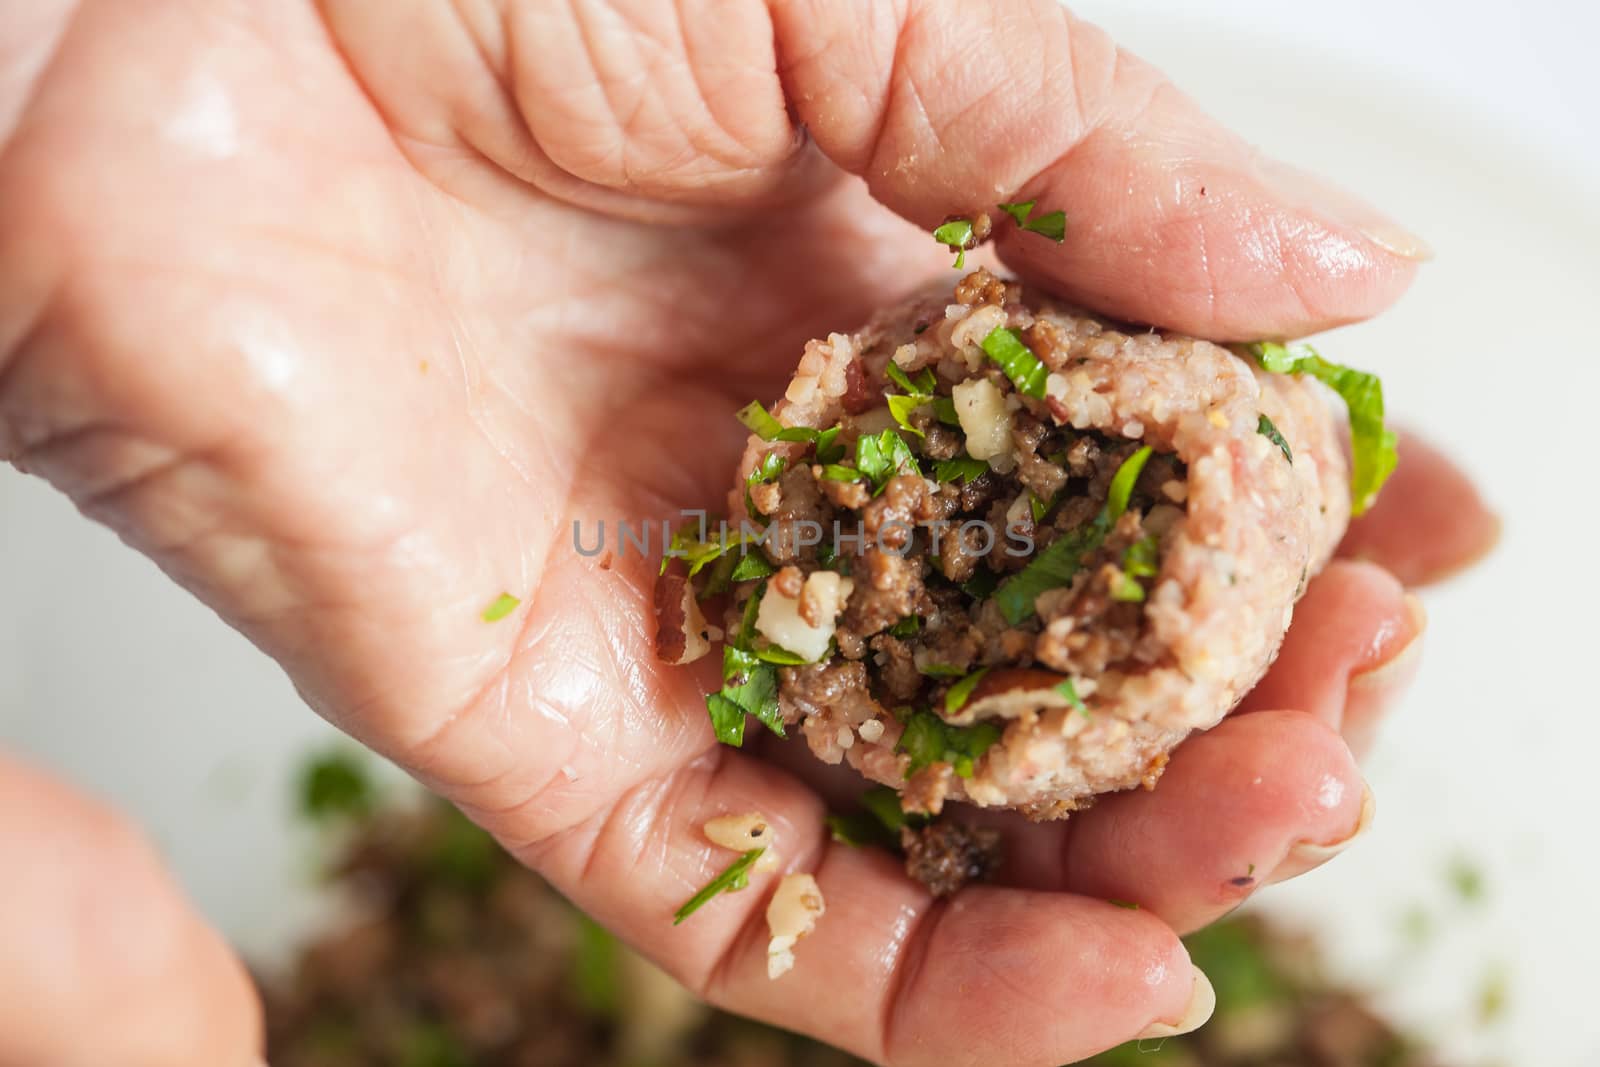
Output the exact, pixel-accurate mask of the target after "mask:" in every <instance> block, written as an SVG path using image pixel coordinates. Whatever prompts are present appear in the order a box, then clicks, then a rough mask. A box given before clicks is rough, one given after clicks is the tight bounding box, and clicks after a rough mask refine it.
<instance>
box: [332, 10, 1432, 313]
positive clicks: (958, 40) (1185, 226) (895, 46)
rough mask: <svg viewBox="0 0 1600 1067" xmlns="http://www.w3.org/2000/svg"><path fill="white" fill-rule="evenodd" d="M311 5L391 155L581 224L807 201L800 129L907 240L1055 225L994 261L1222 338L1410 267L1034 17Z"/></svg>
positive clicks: (1187, 106)
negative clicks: (999, 219)
mask: <svg viewBox="0 0 1600 1067" xmlns="http://www.w3.org/2000/svg"><path fill="white" fill-rule="evenodd" d="M323 6H324V8H325V9H326V11H327V13H328V17H329V22H330V25H331V26H332V28H333V31H334V34H335V36H336V37H337V38H338V39H339V40H340V43H341V45H342V46H343V49H344V51H345V52H346V53H347V54H348V55H349V56H350V57H351V63H352V64H353V66H354V67H355V69H356V71H357V72H358V73H359V74H360V76H361V77H362V79H363V80H364V81H365V83H366V84H367V86H368V88H369V91H371V93H372V95H373V96H374V98H375V99H376V100H377V101H378V102H379V106H380V107H382V108H383V109H384V111H385V113H386V114H387V116H388V117H389V119H390V121H391V124H393V125H395V126H396V127H397V129H398V131H399V133H400V134H401V135H402V140H404V141H405V142H406V143H408V144H420V145H425V146H435V145H441V144H445V145H455V144H457V143H460V142H465V144H466V146H468V147H469V148H471V149H472V150H473V151H474V153H475V154H481V155H483V156H486V157H488V158H489V159H491V160H494V161H495V162H496V163H498V164H499V165H500V166H501V167H502V168H504V169H505V170H507V171H509V172H510V173H512V174H513V175H516V176H517V177H519V178H521V179H522V180H523V181H525V182H528V183H529V184H531V185H533V186H535V187H537V188H539V189H541V190H542V191H544V192H546V193H548V194H550V195H553V196H556V197H559V198H561V199H565V200H569V201H574V202H578V203H582V204H585V205H586V206H591V207H595V208H599V209H602V210H607V211H612V212H616V213H620V214H627V215H638V216H644V217H652V218H661V219H670V220H685V219H699V220H706V219H709V218H713V217H716V216H718V215H720V216H723V217H725V216H726V214H727V213H728V212H729V211H732V210H736V209H739V208H741V207H743V208H748V207H750V206H751V205H753V204H755V205H764V204H770V203H771V202H772V201H773V200H774V199H775V198H781V197H782V196H783V195H794V194H795V193H796V191H797V190H805V189H811V188H815V187H816V185H817V184H818V183H819V182H820V181H825V180H826V177H825V175H823V174H822V172H820V171H819V170H818V169H817V166H816V163H817V161H816V158H815V155H814V153H810V152H807V151H805V150H804V148H803V145H804V140H803V138H801V137H799V136H798V135H797V132H796V131H797V127H798V128H803V129H804V130H805V131H806V132H807V133H808V134H809V135H810V137H811V138H812V139H814V141H815V143H816V145H817V146H818V147H820V148H821V149H822V151H823V152H824V153H826V154H827V155H828V156H829V157H830V158H831V159H832V160H833V161H834V162H835V163H837V164H839V165H840V166H842V167H843V168H845V169H846V170H848V171H850V172H851V173H854V174H858V175H861V176H863V177H865V178H866V179H867V182H868V184H869V186H870V188H871V189H872V191H873V193H874V194H875V195H876V196H877V197H878V199H879V200H881V201H882V202H883V203H884V204H886V205H888V206H889V207H890V208H892V209H893V210H895V211H896V212H898V213H900V214H901V215H903V216H905V217H906V218H908V219H911V220H912V221H914V222H916V223H918V224H920V225H922V226H925V227H930V228H931V227H932V226H934V225H936V224H937V223H938V222H940V221H941V220H942V219H943V218H944V217H945V216H947V215H949V214H951V213H970V212H974V211H991V212H992V211H994V209H995V205H996V204H997V203H999V202H1002V201H1010V200H1021V199H1037V200H1038V202H1039V204H1040V208H1039V210H1040V211H1041V212H1043V211H1048V210H1053V209H1061V210H1064V211H1065V212H1066V213H1067V215H1068V217H1069V224H1068V228H1067V236H1066V240H1065V241H1064V242H1063V243H1062V244H1060V245H1057V244H1055V243H1053V242H1052V241H1050V240H1048V239H1045V238H1043V237H1039V236H1037V235H1035V234H1026V233H1018V232H1017V231H1016V230H1015V229H1014V228H1010V229H1007V228H1002V231H1001V236H1000V239H999V245H1000V250H1001V255H1002V257H1003V258H1004V259H1005V260H1006V261H1007V262H1009V263H1010V264H1011V265H1012V266H1014V267H1016V268H1017V269H1019V270H1022V271H1024V272H1026V273H1028V274H1030V275H1032V276H1033V277H1035V278H1037V279H1038V280H1040V281H1042V282H1044V283H1046V284H1048V285H1050V286H1051V287H1053V288H1055V289H1057V290H1059V291H1060V292H1061V293H1062V294H1063V295H1065V296H1068V297H1070V298H1072V299H1074V300H1077V301H1079V302H1081V303H1084V304H1087V305H1089V306H1091V307H1094V308H1095V309H1097V310H1100V311H1104V312H1107V313H1109V314H1112V315H1116V316H1118V317H1120V318H1125V319H1130V320H1133V321H1137V322H1149V323H1156V324H1159V325H1163V326H1169V327H1173V328H1176V329H1180V330H1184V331H1187V332H1191V333H1196V334H1199V335H1202V336H1207V337H1213V338H1216V339H1251V338H1258V337H1262V336H1278V335H1285V336H1287V335H1297V334H1301V333H1307V332H1311V331H1313V330H1317V329H1322V328H1325V327H1328V326H1333V325H1336V324H1338V323H1342V322H1349V321H1352V320H1355V319H1360V318H1364V317H1366V316H1369V315H1371V314H1373V313H1375V312H1377V311H1379V310H1381V309H1382V308H1384V307H1385V306H1387V305H1388V304H1389V303H1390V302H1392V301H1393V300H1394V299H1395V298H1396V297H1397V296H1399V295H1400V293H1401V292H1402V291H1403V290H1404V289H1405V288H1406V286H1407V285H1408V284H1409V282H1410V280H1411V277H1412V274H1413V272H1414V270H1415V267H1416V263H1417V261H1418V260H1419V259H1421V258H1424V257H1425V256H1426V254H1427V253H1426V250H1425V248H1424V246H1423V245H1422V244H1421V242H1420V241H1419V240H1418V239H1416V238H1415V237H1412V236H1411V235H1409V234H1407V233H1405V232H1404V231H1403V230H1401V229H1400V228H1399V227H1398V226H1396V225H1395V224H1394V223H1393V222H1391V221H1390V220H1388V219H1387V218H1385V217H1384V216H1382V215H1380V214H1379V213H1378V212H1376V211H1375V210H1374V209H1372V208H1371V207H1369V206H1367V205H1365V204H1363V203H1361V202H1360V201H1358V200H1356V199H1354V198H1353V197H1350V196H1349V195H1347V194H1345V193H1342V192H1340V191H1338V190H1335V189H1332V188H1331V187H1329V186H1327V185H1326V184H1324V183H1321V182H1318V181H1316V180H1315V179H1313V178H1311V177H1310V176H1308V175H1306V174H1304V173H1302V172H1299V171H1297V170H1294V169H1293V168H1290V167H1287V166H1284V165H1282V164H1279V163H1275V162H1273V161H1271V160H1268V159H1266V158H1264V157H1263V156H1262V155H1261V154H1260V153H1258V152H1257V151H1256V150H1255V149H1253V148H1252V147H1251V146H1250V145H1248V144H1247V143H1245V142H1244V141H1243V140H1241V139H1240V138H1238V137H1237V136H1235V135H1233V134H1232V133H1230V132H1228V131H1227V130H1226V129H1224V128H1223V127H1222V126H1220V125H1219V124H1217V123H1216V122H1215V121H1213V120H1212V119H1211V118H1210V117H1209V116H1207V115H1206V114H1205V113H1204V112H1202V111H1201V110H1200V109H1199V108H1198V107H1197V106H1196V105H1195V104H1194V103H1193V102H1192V101H1190V100H1189V99H1188V98H1187V97H1185V96H1184V95H1183V94H1182V93H1180V92H1179V91H1178V90H1177V89H1175V88H1174V87H1173V86H1172V85H1170V84H1169V83H1168V82H1166V81H1165V80H1164V79H1163V78H1162V77H1161V75H1160V74H1159V73H1158V72H1157V71H1155V70H1154V69H1153V68H1151V67H1150V66H1149V65H1147V64H1145V63H1144V62H1142V61H1140V60H1139V59H1137V58H1135V57H1133V56H1130V55H1128V54H1127V53H1125V52H1122V51H1120V50H1119V49H1118V48H1117V47H1116V46H1115V45H1114V44H1113V43H1112V42H1111V40H1110V39H1109V38H1108V37H1107V36H1106V35H1105V34H1104V33H1103V32H1101V31H1100V30H1099V29H1097V28H1096V27H1094V26H1091V25H1089V24H1088V23H1085V22H1081V21H1079V20H1077V19H1075V18H1074V17H1072V16H1071V15H1070V14H1069V13H1067V12H1066V11H1064V10H1063V9H1062V8H1061V7H1060V5H1059V4H1058V3H1056V2H1055V0H998V2H995V3H989V4H973V3H968V2H965V0H903V2H901V3H895V4H870V5H862V4H860V3H857V2H856V0H770V2H767V0H738V2H732V3H730V2H724V0H694V2H686V3H678V4H671V5H664V4H656V3H651V2H650V0H625V2H617V3H610V4H593V5H590V4H538V3H518V4H512V5H509V6H508V7H507V8H506V9H505V11H504V13H503V14H502V13H500V12H498V11H496V12H495V13H493V14H491V13H490V9H488V8H484V9H483V11H484V16H483V17H481V18H478V17H474V16H473V15H472V14H471V13H470V11H469V13H467V14H462V10H463V6H462V5H456V4H447V3H441V2H439V0H408V3H406V4H405V5H402V6H401V7H399V8H398V9H396V6H395V5H385V6H384V8H383V10H382V12H381V14H380V13H379V12H378V11H377V10H376V9H375V8H373V6H372V5H370V4H362V3H359V2H356V0H324V5H323ZM469 8H470V6H469ZM473 10H475V9H473ZM397 27H398V28H397ZM397 44H398V46H399V47H400V48H401V49H402V51H401V52H400V53H399V54H398V55H397V54H396V53H395V51H394V48H395V46H396V45H397ZM772 221H773V220H772V219H771V218H770V217H764V218H763V222H764V223H765V224H770V223H771V222H772ZM936 261H937V260H936V259H935V252H934V246H933V244H932V242H931V241H930V242H929V265H930V267H931V266H932V265H933V264H934V263H935V262H936Z"/></svg>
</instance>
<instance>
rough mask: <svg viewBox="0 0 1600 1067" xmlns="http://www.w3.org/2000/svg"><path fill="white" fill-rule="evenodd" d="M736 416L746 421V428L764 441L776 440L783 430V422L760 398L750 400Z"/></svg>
mask: <svg viewBox="0 0 1600 1067" xmlns="http://www.w3.org/2000/svg"><path fill="white" fill-rule="evenodd" d="M734 417H735V418H736V419H738V420H739V421H740V422H742V423H744V426H745V429H747V430H749V431H750V432H751V433H753V434H755V435H756V436H757V437H759V438H761V439H762V440H763V441H776V440H777V439H778V435H779V434H780V433H782V432H783V423H781V422H779V421H778V420H777V419H776V418H774V417H773V415H772V413H771V412H770V411H768V410H767V409H766V408H765V407H763V406H762V405H761V401H759V400H752V401H750V403H748V404H746V405H745V406H744V407H742V408H740V409H739V413H738V414H737V415H735V416H734Z"/></svg>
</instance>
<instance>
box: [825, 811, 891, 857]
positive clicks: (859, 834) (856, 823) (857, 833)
mask: <svg viewBox="0 0 1600 1067" xmlns="http://www.w3.org/2000/svg"><path fill="white" fill-rule="evenodd" d="M823 822H824V823H825V824H826V825H827V827H828V835H829V836H830V837H832V838H833V839H834V840H835V841H837V842H839V844H841V845H848V846H850V847H851V848H870V847H871V846H873V845H884V846H891V845H892V844H893V839H892V838H890V837H889V835H888V834H887V833H885V832H884V829H883V824H881V823H880V822H878V820H877V819H874V818H873V817H872V816H871V815H870V814H869V813H867V812H865V811H851V812H846V813H844V814H834V815H829V816H828V817H827V818H826V819H824V820H823Z"/></svg>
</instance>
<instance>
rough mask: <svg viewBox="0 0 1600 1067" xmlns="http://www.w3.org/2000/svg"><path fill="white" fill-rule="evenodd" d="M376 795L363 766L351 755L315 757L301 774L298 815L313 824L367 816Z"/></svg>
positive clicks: (338, 753)
mask: <svg viewBox="0 0 1600 1067" xmlns="http://www.w3.org/2000/svg"><path fill="white" fill-rule="evenodd" d="M376 795H377V790H376V789H374V788H373V785H372V778H371V776H370V775H369V774H368V773H367V767H366V764H365V763H363V762H362V761H361V759H360V757H359V756H358V755H357V754H356V753H354V752H348V751H343V750H336V751H332V752H329V753H327V754H326V755H322V756H318V757H317V758H316V759H314V760H312V761H311V763H310V764H308V765H307V766H306V768H305V769H304V770H302V771H301V772H300V812H301V814H302V815H305V816H306V817H308V818H310V819H312V820H313V821H316V822H330V821H332V820H334V819H342V818H357V817H360V816H363V815H366V814H367V813H368V812H370V811H371V810H372V807H373V801H374V798H375V797H376Z"/></svg>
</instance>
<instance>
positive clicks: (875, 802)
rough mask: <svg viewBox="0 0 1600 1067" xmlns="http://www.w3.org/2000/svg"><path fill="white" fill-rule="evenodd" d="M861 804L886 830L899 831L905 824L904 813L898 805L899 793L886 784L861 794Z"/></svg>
mask: <svg viewBox="0 0 1600 1067" xmlns="http://www.w3.org/2000/svg"><path fill="white" fill-rule="evenodd" d="M861 806H862V807H863V808H866V809H867V811H869V812H871V813H872V817H873V818H874V819H877V820H878V822H879V823H881V824H882V825H883V828H884V829H886V830H892V831H894V832H895V833H897V834H898V833H899V832H900V827H902V826H904V825H905V824H906V813H905V810H904V809H903V808H901V807H900V794H899V793H896V792H895V791H894V790H893V789H890V788H889V787H888V786H886V785H880V786H875V787H873V788H872V789H869V790H867V791H866V792H865V793H862V794H861Z"/></svg>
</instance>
